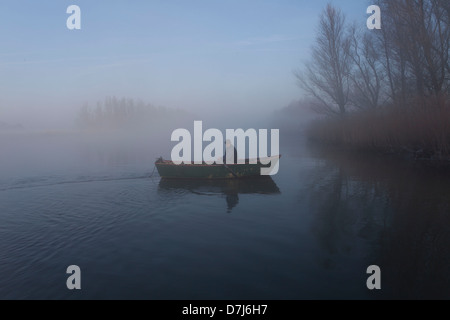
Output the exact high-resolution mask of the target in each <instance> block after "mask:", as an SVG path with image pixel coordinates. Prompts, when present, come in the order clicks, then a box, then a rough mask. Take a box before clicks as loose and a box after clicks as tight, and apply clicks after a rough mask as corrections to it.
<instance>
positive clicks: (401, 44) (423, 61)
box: [296, 0, 450, 154]
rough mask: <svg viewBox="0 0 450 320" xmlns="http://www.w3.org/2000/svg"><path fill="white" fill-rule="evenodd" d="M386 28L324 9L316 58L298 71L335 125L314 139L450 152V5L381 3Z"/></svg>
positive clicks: (323, 127) (403, 0)
mask: <svg viewBox="0 0 450 320" xmlns="http://www.w3.org/2000/svg"><path fill="white" fill-rule="evenodd" d="M376 4H377V5H378V6H379V7H380V9H381V29H379V30H369V29H368V28H366V27H365V26H364V27H361V26H358V27H356V25H355V24H350V23H348V22H347V21H346V17H345V15H344V14H343V13H342V12H341V11H340V10H339V9H337V8H335V7H333V6H331V5H328V6H327V8H326V9H325V10H324V11H323V13H322V15H321V17H320V22H319V28H318V33H317V36H316V42H315V45H314V46H313V48H312V57H311V60H310V61H309V62H308V63H307V64H305V66H304V68H303V69H301V70H299V71H298V72H296V77H297V79H298V80H299V85H300V86H301V88H303V90H304V92H305V93H306V94H307V95H308V96H309V97H310V98H311V100H312V102H313V106H314V109H315V110H316V111H317V112H319V113H322V114H326V115H335V116H337V117H335V118H334V119H330V120H327V121H325V122H321V123H320V124H316V125H315V126H314V127H312V129H311V131H310V136H311V138H313V139H316V140H319V141H324V142H330V143H333V144H344V145H356V144H357V145H358V146H359V147H365V148H372V147H374V148H377V149H389V150H394V151H397V150H400V149H402V150H414V151H420V150H425V151H424V152H425V153H429V154H436V153H440V154H442V153H448V150H450V118H449V117H450V112H449V111H448V110H447V109H448V108H450V106H449V105H450V63H449V53H450V41H449V40H450V1H448V0H379V1H377V3H376Z"/></svg>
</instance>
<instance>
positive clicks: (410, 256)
mask: <svg viewBox="0 0 450 320" xmlns="http://www.w3.org/2000/svg"><path fill="white" fill-rule="evenodd" d="M326 157H327V159H328V160H332V161H331V162H327V163H326V164H325V165H324V166H321V167H318V168H317V170H318V171H317V172H314V173H313V177H312V180H311V183H310V184H309V186H310V191H311V192H309V194H310V199H309V200H310V204H311V210H312V211H313V215H314V220H313V225H312V228H313V232H314V233H315V235H316V236H317V238H318V241H319V244H320V247H321V248H322V249H323V252H322V253H321V254H323V255H324V257H322V258H321V263H323V265H324V266H325V267H328V268H332V267H334V266H335V265H336V264H337V263H338V262H339V259H340V258H341V257H342V255H343V254H361V253H358V252H355V250H357V249H358V247H361V246H363V247H364V248H366V249H365V251H363V252H364V253H363V254H362V255H363V256H364V259H365V260H367V263H368V264H378V265H379V266H380V267H381V269H382V283H383V290H382V294H383V295H384V296H385V297H388V298H407V299H408V298H445V299H447V298H450V276H449V272H448V270H450V182H449V181H450V179H449V178H450V176H449V173H448V170H443V169H431V168H430V167H428V168H425V167H424V166H422V167H417V166H415V167H414V166H411V165H410V164H408V163H405V162H398V161H395V160H392V161H391V160H389V158H388V159H386V158H377V157H372V158H371V157H362V158H357V157H355V155H348V154H347V155H343V154H328V155H326ZM324 177H325V178H324Z"/></svg>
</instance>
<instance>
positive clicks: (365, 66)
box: [349, 25, 384, 109]
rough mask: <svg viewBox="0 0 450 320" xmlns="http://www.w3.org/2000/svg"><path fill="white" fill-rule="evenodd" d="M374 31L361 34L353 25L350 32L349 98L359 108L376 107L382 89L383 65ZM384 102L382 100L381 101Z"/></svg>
mask: <svg viewBox="0 0 450 320" xmlns="http://www.w3.org/2000/svg"><path fill="white" fill-rule="evenodd" d="M374 32H376V31H371V32H369V33H364V34H361V33H360V32H358V29H357V28H356V26H355V25H354V26H353V27H352V28H351V33H350V46H349V50H350V55H349V56H350V58H351V61H352V62H353V65H354V70H353V72H351V73H350V79H351V82H352V86H351V95H350V100H351V102H352V105H354V106H355V107H357V108H359V109H365V108H372V109H374V108H377V107H378V106H379V105H380V102H381V101H380V99H382V98H384V97H383V96H382V90H383V80H384V73H383V65H382V63H381V55H380V53H379V52H378V51H377V48H376V47H375V44H374V43H375V42H376V39H375V37H374V36H372V35H373V34H374ZM383 102H384V101H383Z"/></svg>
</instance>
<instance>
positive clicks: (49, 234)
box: [0, 136, 450, 300]
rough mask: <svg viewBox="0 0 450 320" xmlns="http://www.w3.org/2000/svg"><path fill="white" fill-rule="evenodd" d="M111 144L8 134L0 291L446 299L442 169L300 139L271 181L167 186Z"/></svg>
mask: <svg viewBox="0 0 450 320" xmlns="http://www.w3.org/2000/svg"><path fill="white" fill-rule="evenodd" d="M100 140H101V139H100ZM108 141H109V140H108ZM108 141H107V140H104V141H100V142H99V141H89V142H86V139H85V138H83V139H80V138H78V137H73V136H62V137H61V136H41V137H33V138H30V137H15V138H8V139H3V140H0V146H1V147H2V148H1V150H6V151H7V152H3V153H1V154H0V165H1V168H2V171H1V176H0V299H275V300H278V299H385V298H389V299H391V298H392V299H396V298H402V299H403V298H413V299H416V298H446V299H447V298H450V289H449V288H450V286H449V276H448V271H447V270H448V269H449V266H450V261H449V259H450V254H449V248H450V232H449V231H450V230H449V229H450V210H449V204H450V182H449V181H450V180H449V179H448V178H449V176H448V174H446V173H445V171H444V170H442V169H440V168H437V169H436V168H433V167H429V166H417V165H415V164H414V163H411V162H407V161H403V160H402V161H399V160H396V159H393V158H389V157H385V156H382V157H373V156H363V155H355V154H349V153H343V152H332V151H331V150H324V149H317V148H311V147H308V146H306V145H305V144H304V143H303V142H292V143H288V144H285V145H284V146H282V154H283V157H282V159H281V162H280V172H279V174H278V175H276V176H274V177H273V178H272V179H269V180H264V181H259V180H257V181H245V182H224V181H221V182H192V181H184V182H179V181H178V182H177V181H174V182H167V181H161V180H160V179H159V177H158V175H157V174H156V173H154V172H152V170H153V162H154V160H155V159H156V157H157V156H159V155H162V154H167V152H168V150H166V149H164V148H161V147H157V146H156V145H152V144H151V143H149V144H148V147H147V146H145V147H144V144H136V145H132V144H129V143H117V140H114V143H112V142H111V143H108ZM285 141H286V140H285ZM119 145H120V146H121V147H118V146H119ZM152 173H153V175H152ZM373 264H375V265H378V266H380V267H381V271H382V278H381V281H382V290H380V291H370V290H368V289H367V287H366V280H367V277H368V276H369V275H367V274H366V269H367V267H368V266H369V265H373ZM70 265H78V266H79V267H80V268H81V273H82V275H81V286H82V290H79V291H76V290H75V291H70V290H68V289H67V287H66V279H67V277H68V276H69V275H68V274H66V268H67V267H68V266H70Z"/></svg>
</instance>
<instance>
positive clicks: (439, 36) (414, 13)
mask: <svg viewBox="0 0 450 320" xmlns="http://www.w3.org/2000/svg"><path fill="white" fill-rule="evenodd" d="M379 5H380V6H381V7H382V10H383V32H382V33H381V34H382V37H383V39H382V41H380V44H381V48H380V51H382V52H384V53H385V58H386V67H387V71H388V72H387V74H388V77H389V80H390V84H391V96H392V98H393V99H394V100H398V97H399V96H401V97H402V104H405V102H406V99H405V97H406V96H411V97H419V98H420V99H422V100H423V99H425V98H426V97H428V96H440V95H441V93H443V92H445V91H447V90H448V85H449V79H448V75H449V70H450V68H449V49H450V46H449V40H450V27H449V10H450V8H449V7H450V6H449V2H448V0H379Z"/></svg>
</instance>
